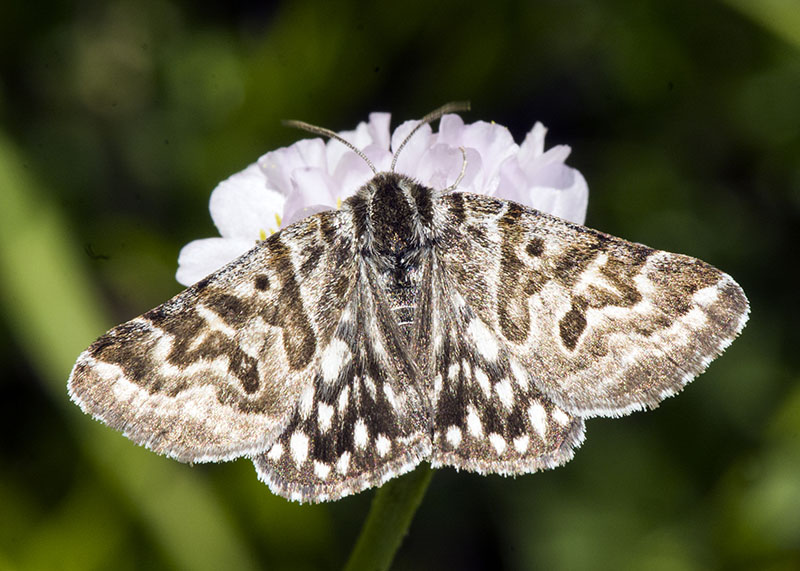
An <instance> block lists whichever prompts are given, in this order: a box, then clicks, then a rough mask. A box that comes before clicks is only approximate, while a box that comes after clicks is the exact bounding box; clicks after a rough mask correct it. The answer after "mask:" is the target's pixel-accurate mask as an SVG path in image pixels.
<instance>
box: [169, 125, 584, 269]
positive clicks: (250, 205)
mask: <svg viewBox="0 0 800 571" xmlns="http://www.w3.org/2000/svg"><path fill="white" fill-rule="evenodd" d="M389 120H390V115H389V114H388V113H372V114H370V116H369V122H368V123H360V124H359V125H358V127H356V129H355V130H354V131H345V132H342V133H339V134H340V135H341V136H342V137H343V138H344V139H346V140H347V141H349V142H350V143H352V144H353V145H355V146H356V147H357V148H359V149H361V150H362V151H363V152H364V154H365V155H366V156H367V157H368V158H369V159H370V160H371V161H372V162H373V164H374V165H375V167H376V168H377V169H378V170H379V171H386V170H389V169H390V168H391V163H392V157H393V150H394V149H397V148H398V146H399V145H400V143H401V142H402V141H403V140H404V139H405V138H406V136H407V135H408V134H409V133H410V132H411V130H412V129H413V128H414V127H416V125H417V123H418V122H417V121H407V122H405V123H403V124H402V125H400V126H399V127H397V129H395V130H394V132H393V133H392V132H390V130H389ZM546 132H547V129H545V127H544V126H543V125H542V124H541V123H536V124H535V125H534V126H533V129H531V131H530V132H529V133H528V134H527V136H526V137H525V140H524V141H523V142H522V144H521V145H518V144H516V143H515V142H514V138H513V137H512V136H511V133H510V132H509V131H508V129H506V128H505V127H503V126H501V125H497V124H495V123H486V122H484V121H477V122H475V123H469V124H465V123H464V121H463V120H462V119H461V117H459V116H458V115H455V114H450V115H444V116H443V117H442V118H441V121H440V124H439V132H438V133H434V132H433V129H432V128H431V126H430V125H425V126H423V127H422V128H421V129H419V131H417V133H415V134H414V136H413V137H412V138H411V139H410V140H409V141H408V142H407V143H406V146H405V147H404V148H403V150H402V152H401V153H400V155H399V157H398V159H397V165H396V168H395V170H396V171H397V172H399V173H403V174H406V175H408V176H411V177H412V178H414V179H416V180H417V181H419V182H421V183H422V184H424V185H426V186H429V187H431V188H447V187H448V186H450V185H452V184H453V183H454V182H455V181H456V180H457V178H458V176H459V174H460V173H461V170H462V167H463V162H464V159H463V155H462V153H461V150H460V148H463V149H464V152H465V153H466V160H467V166H466V172H465V174H464V178H463V179H462V180H461V182H460V183H459V185H458V188H457V189H456V190H455V192H459V191H462V192H472V193H476V194H487V195H490V196H497V197H499V198H503V199H506V200H513V201H515V202H519V203H520V204H524V205H526V206H530V207H533V208H536V209H537V210H541V211H543V212H548V213H550V214H554V215H556V216H559V217H561V218H565V219H567V220H570V221H572V222H576V223H578V224H582V223H583V221H584V218H585V216H586V205H587V201H588V195H589V189H588V187H587V185H586V181H585V179H584V178H583V176H582V175H581V173H580V172H578V171H577V170H575V169H574V168H571V167H568V166H567V165H566V164H565V163H564V161H565V160H566V158H567V156H568V155H569V152H570V148H569V147H568V146H566V145H558V146H555V147H553V148H551V149H549V150H547V151H545V150H544V137H545V134H546ZM372 176H373V173H372V171H371V170H370V168H369V166H368V165H367V164H366V163H365V162H364V160H363V159H362V158H360V157H359V156H357V155H356V154H355V153H354V152H352V151H351V150H350V149H348V148H347V147H346V146H345V145H343V144H341V143H340V142H338V141H335V140H331V141H327V142H324V141H323V140H322V139H305V140H301V141H298V142H297V143H295V144H293V145H291V146H289V147H284V148H282V149H278V150H276V151H272V152H269V153H267V154H265V155H264V156H262V157H261V158H260V159H258V161H256V162H255V163H253V164H251V165H250V166H249V167H247V168H246V169H244V170H243V171H241V172H239V173H237V174H235V175H233V176H231V177H230V178H228V179H227V180H224V181H222V182H221V183H220V184H219V185H218V186H217V188H215V189H214V192H213V193H212V194H211V201H210V205H209V208H210V210H211V217H212V218H213V220H214V224H216V226H217V228H218V229H219V232H220V234H221V237H219V238H205V239H202V240H195V241H193V242H190V243H189V244H187V245H186V246H184V247H183V249H182V250H181V253H180V255H179V257H178V272H177V276H176V277H177V280H178V281H179V282H180V283H182V284H184V285H190V284H192V283H194V282H196V281H197V280H199V279H201V278H203V277H205V276H206V275H208V274H210V273H211V272H213V271H215V270H217V269H219V268H221V267H222V266H224V265H225V264H227V263H228V262H231V261H233V260H234V259H236V258H237V257H239V256H240V255H242V254H244V253H245V252H246V251H247V250H249V249H250V248H252V247H253V246H254V245H255V243H256V241H258V240H263V239H265V238H266V237H267V236H269V234H271V233H273V232H277V231H278V230H280V229H281V228H284V227H286V226H288V225H289V224H292V223H293V222H296V221H298V220H300V219H301V218H303V217H305V216H308V215H310V214H314V213H316V212H320V211H322V210H328V209H333V208H337V207H338V206H339V205H340V204H341V202H342V201H343V200H345V199H346V198H347V197H348V196H350V195H352V194H354V193H355V192H356V190H358V188H359V187H360V186H362V185H363V184H364V183H366V182H367V181H368V180H369V179H370V178H371V177H372Z"/></svg>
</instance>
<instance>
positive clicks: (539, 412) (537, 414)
mask: <svg viewBox="0 0 800 571" xmlns="http://www.w3.org/2000/svg"><path fill="white" fill-rule="evenodd" d="M528 417H529V418H530V419H531V425H532V426H533V429H534V430H535V431H536V432H537V433H538V434H539V436H541V437H542V438H544V435H545V433H546V432H547V411H546V410H545V409H544V407H543V406H542V405H541V403H538V402H534V403H533V404H532V405H531V406H530V408H528Z"/></svg>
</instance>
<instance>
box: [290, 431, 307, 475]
mask: <svg viewBox="0 0 800 571" xmlns="http://www.w3.org/2000/svg"><path fill="white" fill-rule="evenodd" d="M289 449H290V450H291V451H292V459H293V460H294V463H295V464H297V466H298V467H299V466H301V465H302V464H303V462H305V461H306V458H308V436H306V435H305V434H303V433H302V432H295V433H294V434H292V437H291V438H290V439H289Z"/></svg>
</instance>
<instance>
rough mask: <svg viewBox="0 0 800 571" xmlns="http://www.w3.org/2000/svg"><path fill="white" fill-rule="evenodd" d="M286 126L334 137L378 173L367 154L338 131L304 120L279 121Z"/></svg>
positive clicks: (374, 172)
mask: <svg viewBox="0 0 800 571" xmlns="http://www.w3.org/2000/svg"><path fill="white" fill-rule="evenodd" d="M281 123H283V124H284V125H286V126H287V127H294V128H295V129H301V130H303V131H308V132H309V133H314V134H315V135H322V136H323V137H328V138H329V139H335V140H337V141H339V142H340V143H341V144H343V145H344V146H345V147H347V148H348V149H350V150H351V151H353V152H354V153H355V154H357V155H358V156H359V157H361V158H362V159H364V162H365V163H367V165H368V166H369V168H371V169H372V173H373V174H378V169H376V168H375V165H374V164H372V161H371V160H369V159H368V158H367V155H365V154H364V152H363V151H362V150H361V149H359V148H356V146H355V145H353V144H352V143H351V142H350V141H348V140H346V139H345V138H344V137H342V136H341V135H339V134H338V133H334V132H333V131H331V130H330V129H325V128H324V127H317V126H316V125H311V124H310V123H305V122H304V121H295V120H294V119H286V120H284V121H281Z"/></svg>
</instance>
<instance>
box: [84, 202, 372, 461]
mask: <svg viewBox="0 0 800 571" xmlns="http://www.w3.org/2000/svg"><path fill="white" fill-rule="evenodd" d="M348 224H349V220H348V219H347V218H346V217H344V216H343V215H342V213H341V212H336V211H334V212H324V213H320V214H318V215H315V216H311V217H309V218H306V219H304V220H303V221H301V222H299V223H297V224H294V225H292V226H290V227H288V228H286V229H285V230H283V231H282V232H279V233H277V234H273V235H272V236H270V237H269V238H268V239H267V240H265V241H264V242H261V243H259V244H258V245H257V246H256V247H255V248H253V249H252V250H250V251H249V252H248V253H247V254H245V255H244V256H242V257H241V258H239V259H237V260H236V261H235V262H233V263H231V264H229V265H228V266H226V267H224V268H222V269H221V270H219V271H217V272H216V273H214V274H212V275H210V276H208V277H207V278H205V279H203V280H201V281H200V282H198V283H196V284H195V285H193V286H191V287H190V288H188V289H186V290H185V291H183V292H182V293H180V294H178V295H177V296H176V297H174V298H172V299H171V300H169V301H168V302H166V303H164V304H163V305H160V306H159V307H157V308H155V309H153V310H152V311H149V312H147V313H145V314H144V315H142V316H140V317H137V318H136V319H133V320H131V321H129V322H127V323H124V324H122V325H119V326H117V327H115V328H114V329H112V330H111V331H109V332H108V333H107V334H106V335H104V336H103V337H101V338H100V339H98V340H97V341H96V342H95V343H93V344H92V345H91V346H90V347H89V348H88V349H87V350H86V351H85V352H84V353H83V354H81V356H80V357H79V358H78V361H77V363H76V365H75V367H74V369H73V371H72V374H71V376H70V380H69V391H70V394H71V396H72V398H73V400H75V402H77V403H78V404H79V405H80V406H81V408H82V409H83V410H84V411H86V412H88V413H90V414H92V415H94V416H96V417H97V418H99V419H101V420H103V421H104V422H105V423H107V424H108V425H110V426H112V427H113V428H116V429H118V430H121V431H122V432H124V433H125V434H126V436H128V437H129V438H131V439H132V440H134V441H135V442H137V443H139V444H143V445H145V446H147V447H149V448H151V449H153V450H154V451H156V452H160V453H164V454H167V455H169V456H171V457H174V458H177V459H179V460H183V461H195V462H202V461H213V460H222V459H230V458H234V457H237V456H242V455H254V454H257V453H259V452H262V451H264V450H265V449H266V448H267V447H268V446H269V445H270V444H271V442H272V441H273V440H274V439H275V438H276V437H277V435H278V434H279V433H280V431H282V430H283V428H284V427H285V425H286V424H287V422H288V421H289V419H290V417H291V415H292V414H293V413H294V411H295V408H296V407H297V403H298V399H299V397H300V395H301V394H302V393H303V391H304V390H305V389H306V388H307V387H309V386H310V385H311V384H312V382H313V380H314V376H315V374H316V371H317V370H318V368H319V363H320V359H321V356H322V355H323V354H324V351H325V349H326V347H327V346H328V344H329V343H330V340H331V338H332V337H333V335H334V332H335V330H336V328H337V327H338V323H339V319H340V316H341V313H342V311H343V310H344V308H345V305H346V302H347V299H348V298H349V297H350V294H351V291H352V290H353V287H354V284H355V282H356V279H357V268H358V265H357V263H356V249H355V246H354V244H353V242H352V231H351V230H348V229H347V226H348Z"/></svg>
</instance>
